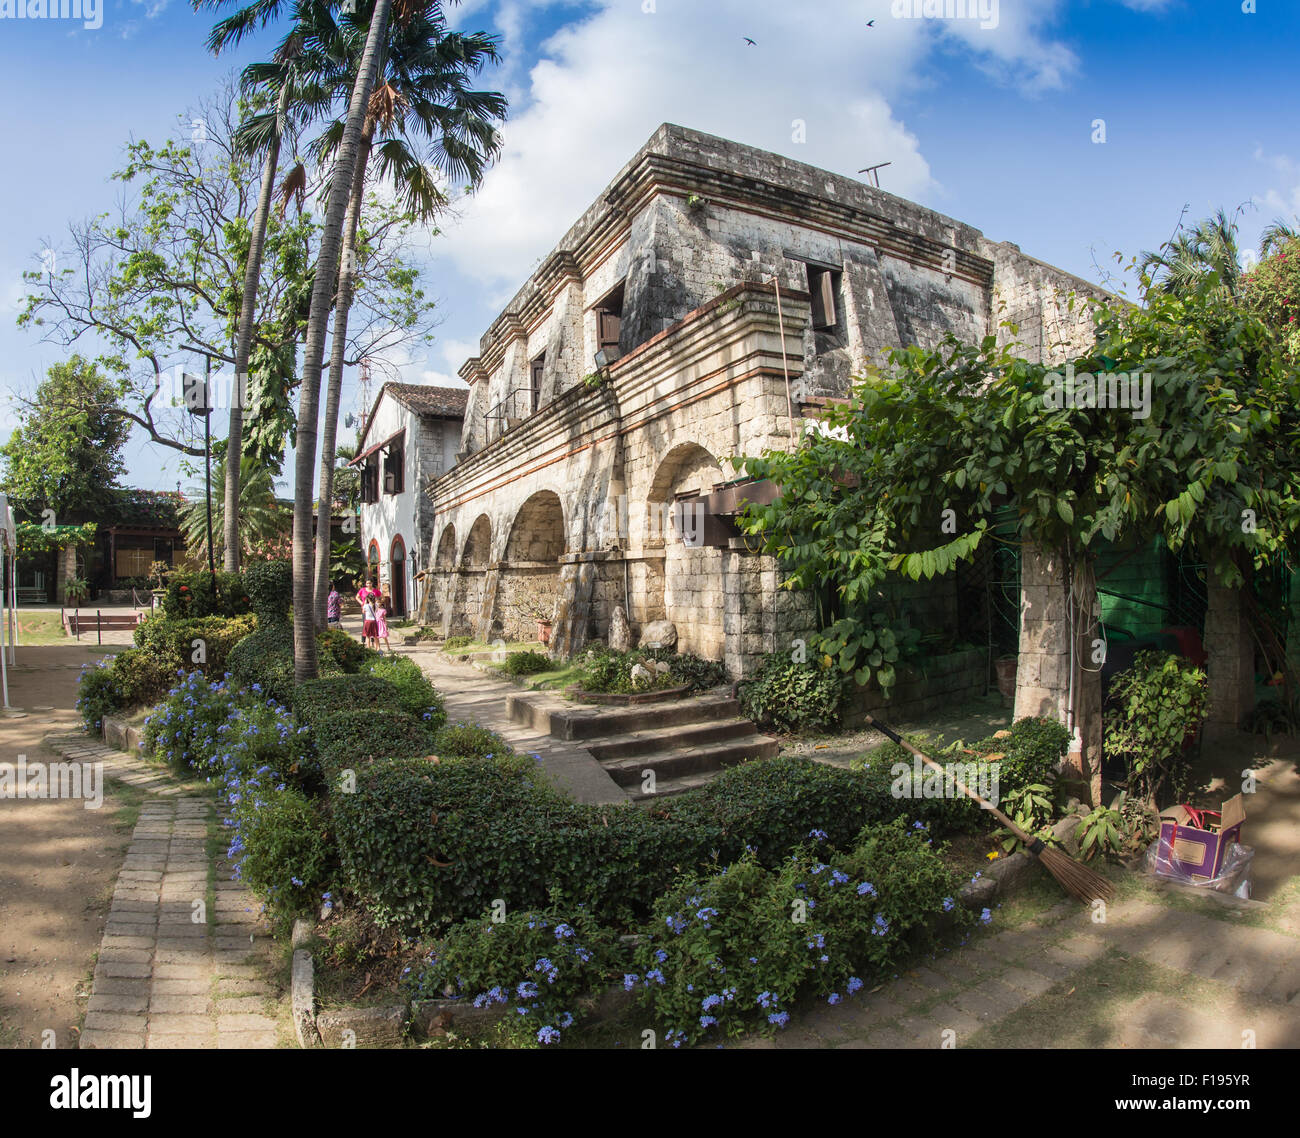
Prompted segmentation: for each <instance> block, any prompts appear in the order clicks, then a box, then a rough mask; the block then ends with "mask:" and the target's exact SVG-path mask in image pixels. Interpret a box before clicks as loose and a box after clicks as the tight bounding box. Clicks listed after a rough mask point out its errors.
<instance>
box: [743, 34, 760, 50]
mask: <svg viewBox="0 0 1300 1138" xmlns="http://www.w3.org/2000/svg"><path fill="white" fill-rule="evenodd" d="M745 42H746V43H747V44H749V46H750V47H758V44H756V43H755V42H754V41H753V40H752V39H750V38H749V36H745Z"/></svg>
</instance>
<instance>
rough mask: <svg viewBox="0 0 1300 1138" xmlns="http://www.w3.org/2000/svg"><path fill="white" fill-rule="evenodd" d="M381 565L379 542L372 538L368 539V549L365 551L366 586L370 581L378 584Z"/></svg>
mask: <svg viewBox="0 0 1300 1138" xmlns="http://www.w3.org/2000/svg"><path fill="white" fill-rule="evenodd" d="M381 564H382V563H381V561H380V558H379V542H378V541H376V540H375V539H374V538H373V537H372V538H371V539H370V548H369V549H368V550H367V551H366V584H369V583H370V582H371V581H374V582H376V583H378V581H379V570H380V568H381Z"/></svg>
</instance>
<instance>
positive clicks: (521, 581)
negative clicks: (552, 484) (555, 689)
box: [497, 490, 565, 640]
mask: <svg viewBox="0 0 1300 1138" xmlns="http://www.w3.org/2000/svg"><path fill="white" fill-rule="evenodd" d="M564 552H565V531H564V507H563V506H562V505H561V504H560V498H559V495H558V494H556V493H554V492H553V491H551V490H539V491H538V492H537V493H536V494H533V495H532V496H531V497H530V498H529V499H528V500H527V501H525V502H524V504H523V505H522V506H520V507H519V512H518V513H517V514H515V520H514V522H513V523H512V524H511V526H510V534H509V536H508V537H507V539H506V552H505V563H504V564H503V566H502V571H501V576H500V580H499V581H498V583H497V596H498V599H499V611H500V612H501V619H502V626H503V632H504V635H505V637H506V639H507V640H533V639H535V638H546V639H549V635H550V630H549V628H547V627H545V626H546V625H549V624H550V623H551V622H552V621H554V619H555V610H556V601H557V598H558V595H559V587H560V557H561V556H562V555H563V553H564Z"/></svg>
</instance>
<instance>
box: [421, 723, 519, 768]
mask: <svg viewBox="0 0 1300 1138" xmlns="http://www.w3.org/2000/svg"><path fill="white" fill-rule="evenodd" d="M433 749H434V752H435V753H436V754H437V755H438V757H439V758H444V759H445V758H452V757H454V758H462V759H492V758H496V759H509V758H511V757H513V756H514V754H515V750H514V748H513V747H511V746H510V744H509V743H507V742H506V741H505V740H504V739H503V738H502V737H501V736H500V735H498V734H497V733H496V732H495V731H489V730H488V729H487V728H486V727H479V726H478V725H476V724H473V723H449V724H447V725H446V726H445V727H441V728H439V729H438V731H437V732H436V733H435V734H434V737H433Z"/></svg>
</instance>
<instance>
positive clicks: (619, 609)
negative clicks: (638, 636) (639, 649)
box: [609, 605, 632, 652]
mask: <svg viewBox="0 0 1300 1138" xmlns="http://www.w3.org/2000/svg"><path fill="white" fill-rule="evenodd" d="M631 647H632V628H631V626H630V625H629V624H628V622H627V613H626V611H624V609H623V606H622V605H615V606H614V612H613V614H612V615H611V616H610V618H609V650H610V651H611V652H626V651H627V650H628V649H629V648H631Z"/></svg>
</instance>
